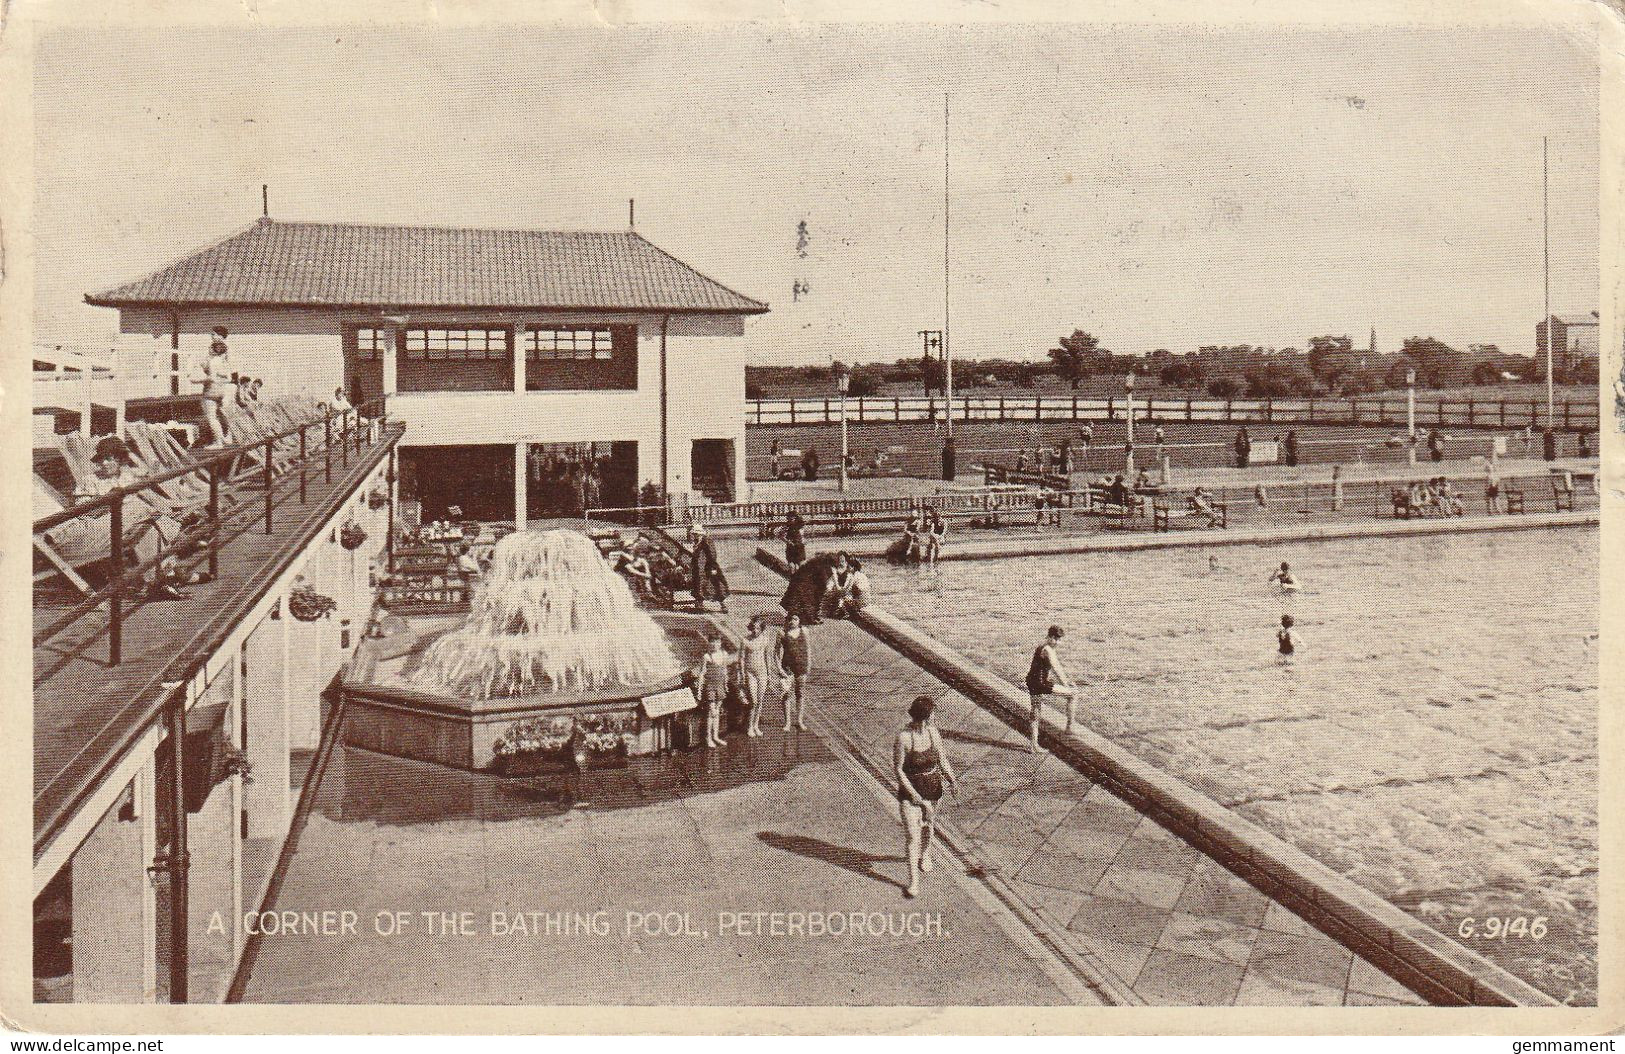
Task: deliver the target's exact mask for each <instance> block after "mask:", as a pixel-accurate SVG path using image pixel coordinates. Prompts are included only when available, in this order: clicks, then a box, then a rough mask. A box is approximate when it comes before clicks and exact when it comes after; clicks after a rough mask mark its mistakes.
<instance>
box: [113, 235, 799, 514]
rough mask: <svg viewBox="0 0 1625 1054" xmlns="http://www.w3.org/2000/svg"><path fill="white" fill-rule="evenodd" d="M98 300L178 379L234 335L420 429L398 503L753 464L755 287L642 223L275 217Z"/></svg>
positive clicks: (319, 389)
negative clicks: (215, 332) (749, 377)
mask: <svg viewBox="0 0 1625 1054" xmlns="http://www.w3.org/2000/svg"><path fill="white" fill-rule="evenodd" d="M85 299H86V300H87V302H89V303H91V304H94V305H98V306H104V307H112V308H117V309H118V311H119V329H120V332H121V333H123V334H129V335H136V334H139V335H148V336H150V337H151V338H153V339H154V340H158V341H163V342H165V343H166V344H167V345H168V347H169V349H170V352H171V355H172V356H173V365H174V370H175V374H176V375H177V378H178V379H177V381H176V388H177V389H178V390H179V392H180V393H181V394H185V388H184V384H185V381H184V379H183V378H184V377H185V376H186V374H187V364H188V363H192V362H196V361H197V360H199V359H201V357H202V356H203V355H204V354H205V352H206V349H207V347H208V344H209V340H210V332H211V330H212V329H213V328H214V327H216V326H225V327H227V329H228V330H229V333H230V338H229V344H230V347H231V359H232V364H233V368H234V369H237V370H239V371H240V372H242V373H245V374H248V375H251V376H259V377H264V378H267V379H268V384H267V387H268V388H269V389H270V390H271V391H273V392H275V391H276V389H277V388H279V387H281V388H283V389H285V390H303V391H305V392H307V393H309V394H312V395H315V396H318V397H323V396H326V397H330V396H331V394H332V392H333V390H334V389H335V388H338V387H342V388H344V389H345V391H346V393H347V394H348V397H349V399H350V401H351V402H352V403H355V404H357V405H359V404H361V403H363V402H365V401H367V400H370V399H374V398H376V397H378V396H385V397H387V405H388V411H389V415H390V417H391V418H392V419H395V420H399V421H402V422H404V423H405V424H406V426H407V427H406V432H405V438H404V439H403V440H402V443H401V449H400V469H401V483H400V485H401V495H400V497H401V501H402V509H403V512H405V513H406V514H407V515H408V516H409V517H410V515H411V510H412V509H413V506H414V503H416V505H417V507H418V508H419V509H420V511H421V512H420V514H421V516H422V517H423V518H425V519H435V518H439V517H443V516H445V515H447V513H448V510H451V509H454V508H456V509H460V510H461V512H462V514H463V516H464V517H466V518H470V519H484V520H495V521H503V520H509V519H512V520H513V521H515V523H516V524H517V525H521V526H522V525H523V524H524V523H525V522H526V521H527V520H529V519H537V518H542V517H551V516H562V515H576V514H579V512H580V510H581V506H582V504H583V496H582V495H581V493H580V491H579V487H578V485H577V480H578V479H579V474H578V475H577V476H574V477H572V476H567V475H566V474H565V472H564V470H563V468H562V466H567V465H568V466H581V465H585V464H590V465H593V466H596V468H597V472H596V473H595V475H596V476H597V479H596V480H595V482H594V484H593V486H592V492H591V494H590V495H588V497H590V498H592V499H595V500H593V501H592V502H591V503H592V504H594V505H595V506H596V507H600V508H619V507H625V506H632V505H636V504H638V503H639V497H640V494H644V493H646V487H647V486H648V485H650V484H653V485H654V488H655V491H656V492H661V491H663V492H664V494H665V495H666V496H669V497H671V498H674V499H677V500H683V499H684V498H692V497H695V496H697V495H699V494H703V495H704V496H706V497H708V498H710V499H712V500H718V501H729V500H735V499H736V498H737V496H738V489H739V482H740V481H741V480H743V479H744V478H745V474H744V467H745V444H744V421H745V411H744V360H745V341H744V333H745V320H746V319H747V318H748V317H749V316H751V315H758V314H762V313H764V312H766V311H767V310H768V307H767V305H766V304H764V303H762V302H760V301H757V300H753V299H751V298H750V297H747V296H743V295H741V294H739V293H737V292H735V291H733V290H732V289H729V288H727V287H726V286H723V285H721V284H719V283H718V282H716V281H713V280H712V279H710V278H708V277H706V276H705V275H703V274H701V273H700V272H698V271H696V270H695V269H694V268H692V267H690V266H689V265H688V264H686V263H684V262H682V261H680V260H678V259H676V258H675V257H673V256H671V255H669V254H667V253H665V252H663V251H662V250H660V249H659V248H657V247H656V246H654V245H653V244H651V243H650V242H648V241H647V240H645V239H644V238H643V237H642V236H640V235H638V234H637V233H635V232H632V231H619V232H584V231H521V230H473V229H462V228H445V227H398V226H377V225H356V224H332V223H286V222H279V221H272V220H270V219H269V218H265V219H261V220H259V221H258V222H256V223H255V224H254V225H253V226H251V227H249V228H248V229H247V230H244V231H242V232H240V233H237V234H235V235H232V236H231V237H229V238H226V239H225V240H224V241H221V242H218V243H216V244H214V245H211V246H209V247H207V248H204V249H201V250H199V251H198V252H195V253H193V254H191V255H190V256H187V257H185V258H184V259H181V260H179V261H177V262H176V263H174V264H171V265H170V266H168V267H165V268H163V269H162V270H160V271H157V272H156V273H154V274H151V275H148V276H147V277H145V278H142V279H139V280H137V281H134V282H130V283H128V284H126V285H122V286H119V287H117V288H114V289H110V290H107V291H106V292H101V293H95V294H92V295H89V296H87V297H86V298H85Z"/></svg>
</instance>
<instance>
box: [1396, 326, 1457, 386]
mask: <svg viewBox="0 0 1625 1054" xmlns="http://www.w3.org/2000/svg"><path fill="white" fill-rule="evenodd" d="M1399 353H1400V354H1401V355H1402V356H1404V358H1405V359H1407V360H1409V361H1410V362H1411V363H1412V364H1414V365H1415V367H1416V383H1417V384H1418V385H1419V386H1421V387H1424V388H1453V387H1456V386H1457V385H1460V384H1462V383H1464V382H1465V381H1466V380H1467V375H1468V372H1469V371H1468V368H1467V359H1466V356H1464V355H1463V354H1462V353H1461V352H1459V351H1457V350H1456V349H1455V348H1452V347H1451V346H1450V345H1448V344H1446V343H1445V342H1444V341H1442V340H1434V339H1433V338H1432V337H1407V338H1406V339H1405V342H1404V344H1403V345H1402V346H1401V347H1400V350H1399ZM1401 373H1402V374H1403V370H1401ZM1400 380H1401V382H1403V380H1404V377H1403V376H1401V378H1400Z"/></svg>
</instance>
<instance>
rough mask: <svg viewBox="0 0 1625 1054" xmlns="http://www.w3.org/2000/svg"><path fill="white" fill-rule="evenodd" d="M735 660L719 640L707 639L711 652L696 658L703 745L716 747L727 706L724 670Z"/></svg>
mask: <svg viewBox="0 0 1625 1054" xmlns="http://www.w3.org/2000/svg"><path fill="white" fill-rule="evenodd" d="M737 658H738V656H736V655H732V654H730V653H729V652H728V650H727V647H726V646H725V645H724V644H723V642H722V638H721V637H720V636H715V635H713V636H712V637H711V648H710V650H709V651H707V652H706V653H705V654H704V655H703V656H702V657H701V658H700V671H699V677H698V680H699V685H700V703H701V705H703V706H704V707H705V745H706V746H708V747H720V746H722V745H723V739H722V708H723V707H724V706H726V705H727V703H728V667H729V666H732V665H733V664H734V661H735V660H736V659H737Z"/></svg>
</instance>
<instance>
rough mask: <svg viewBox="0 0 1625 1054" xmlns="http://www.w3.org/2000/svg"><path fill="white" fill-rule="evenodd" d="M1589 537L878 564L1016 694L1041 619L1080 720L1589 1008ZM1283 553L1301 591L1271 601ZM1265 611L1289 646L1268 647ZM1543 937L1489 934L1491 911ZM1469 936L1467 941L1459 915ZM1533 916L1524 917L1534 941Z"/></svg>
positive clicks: (1592, 837)
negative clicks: (1058, 632) (1282, 650)
mask: <svg viewBox="0 0 1625 1054" xmlns="http://www.w3.org/2000/svg"><path fill="white" fill-rule="evenodd" d="M1597 545H1598V537H1597V532H1596V531H1595V530H1593V529H1564V530H1554V531H1516V532H1508V533H1505V534H1488V533H1487V534H1468V535H1458V536H1453V537H1442V538H1390V539H1375V540H1348V541H1333V542H1319V543H1303V544H1288V545H1282V546H1277V547H1269V548H1264V547H1251V546H1241V547H1225V548H1218V549H1201V548H1191V549H1176V550H1169V551H1163V552H1155V553H1099V554H1085V555H1072V556H1055V557H1026V558H1019V559H1004V560H989V561H970V562H964V563H948V564H944V565H942V566H941V567H940V568H939V569H937V570H935V571H929V570H913V569H907V570H904V569H889V568H876V569H875V571H876V573H875V574H874V576H873V577H874V579H875V585H876V587H877V591H878V593H879V594H880V595H881V598H882V599H881V601H880V602H881V603H882V604H883V605H884V606H885V607H886V608H887V609H889V610H891V611H892V612H894V613H895V614H897V615H899V616H902V617H904V618H907V619H909V620H910V621H912V622H913V623H914V624H915V625H917V626H920V627H921V628H922V629H925V630H927V631H928V632H930V633H931V634H932V635H933V636H935V637H937V638H938V639H940V640H942V641H944V642H945V643H947V644H950V645H952V646H954V647H956V648H958V649H960V650H961V651H963V652H964V653H965V654H967V655H969V656H970V657H971V658H973V659H975V660H976V661H978V662H980V663H983V664H984V665H986V666H988V667H990V668H992V669H995V670H997V671H999V672H1001V673H1003V674H1004V675H1006V676H1007V677H1009V678H1010V679H1011V680H1012V681H1018V682H1019V681H1020V679H1021V677H1022V676H1023V675H1024V674H1025V672H1026V664H1027V660H1028V657H1029V656H1030V654H1031V652H1032V649H1033V648H1034V647H1035V646H1036V644H1037V643H1038V641H1039V638H1040V637H1041V635H1042V633H1043V631H1044V628H1045V627H1046V626H1048V625H1049V624H1050V623H1052V622H1055V623H1059V624H1061V625H1062V626H1064V627H1066V630H1067V636H1066V640H1065V642H1064V649H1063V652H1062V655H1063V658H1064V659H1065V661H1066V662H1067V663H1068V664H1069V666H1070V668H1071V669H1072V670H1073V672H1074V674H1077V673H1079V672H1082V673H1084V674H1085V675H1086V676H1087V678H1088V680H1089V681H1090V682H1091V687H1090V688H1089V689H1088V690H1087V691H1086V693H1085V696H1084V700H1085V701H1084V702H1083V704H1082V706H1081V707H1080V714H1082V715H1083V718H1084V720H1085V722H1086V723H1087V724H1088V725H1089V726H1090V727H1091V728H1093V729H1095V730H1096V731H1098V732H1100V733H1102V734H1103V735H1106V736H1108V737H1110V738H1111V739H1112V740H1114V741H1116V742H1117V743H1119V744H1121V745H1122V746H1124V747H1126V748H1127V749H1129V750H1131V751H1133V752H1134V753H1135V754H1137V755H1139V756H1141V757H1143V758H1145V759H1146V760H1148V761H1151V762H1154V763H1156V764H1157V765H1159V766H1161V767H1162V768H1163V769H1164V770H1165V771H1167V772H1170V773H1172V774H1174V775H1176V776H1178V777H1180V778H1181V779H1183V780H1185V781H1186V782H1188V783H1190V784H1191V785H1193V786H1195V787H1197V788H1199V789H1200V790H1202V791H1203V792H1205V793H1207V794H1209V795H1211V796H1212V797H1214V798H1215V799H1217V800H1219V801H1221V802H1223V803H1225V804H1226V805H1229V806H1231V807H1232V808H1234V809H1236V810H1237V811H1238V812H1240V813H1242V814H1243V815H1245V816H1247V817H1248V818H1250V819H1252V820H1253V821H1255V822H1257V823H1258V824H1260V825H1261V826H1263V827H1265V828H1266V829H1268V830H1270V831H1272V832H1274V833H1275V834H1277V835H1279V836H1281V837H1283V838H1285V839H1286V840H1288V841H1289V842H1292V843H1293V844H1295V845H1298V846H1299V847H1301V848H1302V849H1304V850H1305V851H1306V852H1308V853H1310V854H1311V855H1313V856H1315V857H1316V858H1317V859H1319V860H1321V861H1322V862H1324V863H1326V864H1327V865H1329V866H1330V867H1332V868H1333V869H1335V870H1337V871H1339V872H1341V873H1343V874H1345V875H1347V876H1348V877H1350V878H1351V879H1353V880H1355V881H1357V882H1360V883H1362V884H1363V885H1365V886H1366V887H1367V888H1369V889H1372V890H1374V891H1375V892H1377V893H1379V894H1381V895H1382V896H1384V897H1387V898H1388V899H1389V900H1390V901H1392V902H1393V903H1395V904H1397V905H1399V906H1400V907H1402V908H1405V909H1406V910H1408V911H1410V912H1412V913H1413V914H1415V915H1416V916H1417V917H1419V918H1421V919H1423V920H1424V921H1426V922H1427V923H1429V924H1430V925H1432V926H1435V927H1436V928H1438V929H1440V930H1441V931H1443V932H1445V933H1447V934H1450V935H1452V936H1458V937H1460V939H1462V940H1463V943H1465V944H1468V945H1469V946H1470V947H1473V948H1474V949H1476V950H1477V951H1479V952H1481V953H1483V954H1484V955H1486V956H1488V957H1489V958H1490V959H1492V960H1494V961H1496V962H1498V963H1500V964H1501V965H1502V966H1504V967H1505V968H1507V969H1508V970H1510V971H1511V972H1513V973H1514V974H1517V975H1518V976H1520V977H1522V978H1524V979H1525V980H1527V981H1529V982H1530V983H1532V984H1534V985H1536V986H1538V987H1540V988H1542V989H1544V990H1545V991H1547V992H1549V993H1551V994H1552V995H1554V996H1556V997H1557V998H1559V999H1562V1000H1566V1001H1569V1002H1577V1003H1594V1002H1595V1000H1596V931H1597V914H1596V877H1597V740H1596V731H1597V699H1598V693H1597V630H1598V596H1597V559H1598V557H1597ZM1282 560H1288V561H1290V562H1291V564H1292V567H1293V570H1294V572H1295V573H1296V574H1297V576H1298V577H1299V579H1300V581H1301V582H1302V583H1303V591H1302V592H1300V593H1296V594H1283V593H1281V592H1279V591H1278V590H1277V589H1275V588H1274V587H1271V586H1269V585H1267V583H1266V579H1267V578H1268V577H1269V574H1270V572H1271V570H1272V569H1273V568H1274V567H1275V566H1276V565H1277V564H1278V563H1279V562H1280V561H1282ZM1283 613H1290V614H1292V615H1293V616H1294V618H1295V619H1296V621H1297V624H1298V629H1299V630H1300V631H1301V634H1302V638H1303V640H1304V643H1305V647H1304V648H1303V649H1302V652H1301V653H1300V654H1299V655H1298V656H1296V657H1295V658H1294V659H1293V660H1291V661H1290V662H1285V661H1282V660H1281V659H1280V658H1279V657H1278V656H1277V654H1276V643H1275V630H1276V627H1277V625H1278V624H1279V620H1280V617H1281V615H1282V614H1283ZM1490 918H1495V919H1511V920H1516V919H1518V918H1525V919H1527V920H1528V923H1533V921H1534V920H1535V919H1536V918H1543V919H1544V920H1545V921H1544V927H1545V930H1546V935H1545V937H1544V938H1543V939H1540V940H1535V939H1533V938H1531V937H1529V936H1527V935H1523V936H1520V935H1518V934H1519V933H1520V931H1521V930H1522V929H1523V927H1520V926H1517V925H1516V924H1514V925H1513V926H1512V934H1513V935H1512V936H1507V937H1495V938H1486V937H1485V936H1484V935H1483V934H1484V932H1485V930H1486V928H1489V929H1491V930H1495V929H1499V928H1500V927H1501V924H1498V923H1488V924H1486V920H1487V919H1490ZM1468 919H1471V920H1472V921H1471V922H1470V923H1467V924H1466V925H1467V926H1468V927H1469V928H1470V929H1472V930H1473V931H1474V932H1475V934H1476V935H1475V936H1472V937H1461V933H1462V928H1463V926H1464V920H1468ZM1528 923H1526V924H1525V925H1527V924H1528Z"/></svg>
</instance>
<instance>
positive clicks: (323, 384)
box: [119, 308, 344, 398]
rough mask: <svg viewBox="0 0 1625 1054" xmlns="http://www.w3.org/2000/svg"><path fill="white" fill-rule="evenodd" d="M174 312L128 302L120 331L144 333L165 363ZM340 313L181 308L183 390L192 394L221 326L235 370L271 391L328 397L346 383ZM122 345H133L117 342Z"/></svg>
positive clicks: (278, 393)
mask: <svg viewBox="0 0 1625 1054" xmlns="http://www.w3.org/2000/svg"><path fill="white" fill-rule="evenodd" d="M175 322H176V320H175V318H174V317H172V316H171V315H170V313H169V312H167V311H163V310H158V309H152V308H127V309H124V310H121V311H120V312H119V330H120V332H122V333H125V334H129V335H131V336H132V337H133V336H135V335H138V334H140V335H146V336H147V337H149V338H150V339H151V340H152V344H153V349H152V350H153V352H154V354H155V355H156V356H159V357H161V359H162V360H163V361H165V362H166V364H167V356H168V352H169V345H170V339H171V335H172V333H173V330H174V327H175ZM341 322H342V319H341V318H340V316H339V315H338V314H337V313H334V312H326V311H287V310H272V309H264V308H261V309H249V308H238V309H218V310H217V309H210V310H197V309H193V310H188V311H183V312H181V313H180V318H179V323H180V352H181V371H182V378H181V394H182V395H194V394H196V393H197V392H198V390H199V389H198V388H197V386H196V385H193V384H190V383H188V381H189V378H190V376H191V373H192V371H193V370H195V369H196V368H197V366H198V365H199V364H200V363H201V362H202V361H203V360H204V359H205V358H206V357H207V356H208V354H209V343H210V341H211V340H212V339H213V337H212V335H211V333H212V331H213V329H214V327H215V326H225V327H226V329H227V330H228V331H229V334H230V335H229V336H228V337H227V338H226V343H227V345H229V346H230V348H231V367H232V369H234V370H236V371H237V372H238V373H244V374H247V375H248V376H250V377H259V378H262V379H263V380H264V381H265V388H266V391H267V392H268V393H270V394H271V395H273V396H274V395H284V394H295V393H302V394H306V395H310V396H312V397H314V398H325V397H330V396H332V394H333V389H334V388H337V387H339V385H341V384H343V383H344V342H343V337H342V330H341ZM121 346H125V347H127V346H131V345H129V344H128V343H124V342H121Z"/></svg>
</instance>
